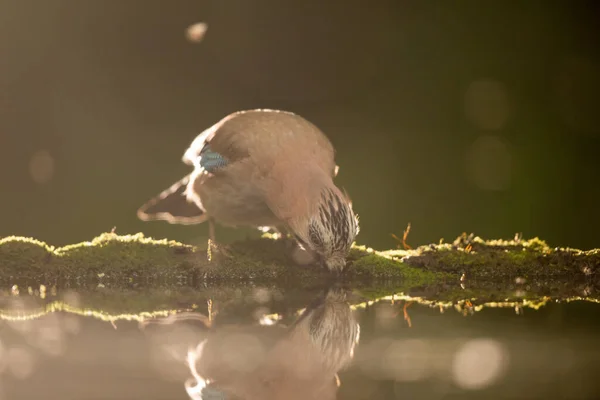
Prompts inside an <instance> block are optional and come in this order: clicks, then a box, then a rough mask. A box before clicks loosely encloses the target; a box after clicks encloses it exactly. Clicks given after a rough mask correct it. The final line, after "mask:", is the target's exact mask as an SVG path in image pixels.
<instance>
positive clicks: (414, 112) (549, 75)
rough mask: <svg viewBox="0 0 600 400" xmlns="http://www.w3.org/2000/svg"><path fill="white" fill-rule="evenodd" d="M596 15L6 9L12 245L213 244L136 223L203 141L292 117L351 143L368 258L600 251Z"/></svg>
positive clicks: (584, 7) (350, 168) (342, 154)
mask: <svg viewBox="0 0 600 400" xmlns="http://www.w3.org/2000/svg"><path fill="white" fill-rule="evenodd" d="M599 17H600V3H598V2H595V1H578V2H569V1H563V2H545V1H541V0H540V1H534V0H531V1H528V2H518V1H503V2H485V5H483V4H481V2H475V1H463V2H441V1H430V2H417V1H413V2H407V1H399V0H394V1H391V0H379V1H376V2H372V3H367V2H364V1H357V0H347V1H344V2H339V1H331V2H324V1H317V0H304V1H302V2H291V1H276V0H270V1H269V0H252V1H248V0H228V1H220V0H219V1H217V0H213V1H209V0H206V1H199V0H194V1H191V0H190V1H188V0H178V1H170V2H169V1H159V0H129V1H109V0H104V1H100V0H88V1H79V0H52V1H37V0H0V236H6V235H26V236H34V237H36V238H38V239H40V240H44V241H47V242H49V243H51V244H55V245H62V244H67V243H70V242H78V241H82V240H88V239H91V238H93V237H94V236H96V235H98V234H100V233H101V232H105V231H108V230H110V229H111V228H113V227H114V226H116V228H117V232H118V233H122V234H124V233H135V232H139V231H143V232H145V233H146V234H147V235H151V236H154V237H158V238H162V237H169V238H173V239H179V240H184V241H187V242H196V241H198V242H199V241H201V240H204V239H206V237H207V231H208V227H207V226H172V225H169V224H167V223H164V222H154V223H144V222H142V221H139V220H137V218H136V210H137V208H138V207H139V206H140V205H141V204H142V203H144V202H145V201H146V200H147V199H149V198H150V197H151V196H154V195H155V194H157V193H158V192H160V191H161V190H163V189H164V188H166V187H167V186H169V185H170V184H171V183H173V182H174V181H175V180H177V179H179V178H180V177H182V176H183V175H184V174H186V173H187V172H188V169H187V167H186V166H185V165H184V164H182V163H181V162H180V158H181V156H182V154H183V151H184V150H185V148H186V146H187V145H189V143H190V142H191V141H192V139H193V138H194V137H195V135H196V134H198V133H199V132H201V131H202V130H204V129H205V128H207V127H208V126H210V125H212V124H213V123H215V122H217V121H218V120H219V119H221V118H222V117H223V116H225V115H227V114H229V113H231V112H233V111H237V110H241V109H250V108H276V109H285V110H289V111H293V112H296V113H298V114H300V115H302V116H304V117H305V118H307V119H308V120H310V121H312V122H313V123H315V124H316V125H317V126H319V127H320V128H321V129H322V130H323V131H324V132H325V133H326V134H327V135H328V136H329V137H330V138H331V140H332V142H333V143H334V145H335V146H336V149H337V152H338V153H337V162H338V164H339V165H340V167H341V169H340V175H339V176H338V181H337V182H338V183H339V184H340V185H341V186H343V187H345V188H346V189H347V190H348V192H349V193H350V195H351V197H352V199H353V202H354V207H355V210H356V211H357V212H358V213H359V215H360V218H361V233H360V235H359V237H358V239H357V241H358V242H359V243H361V244H366V245H370V246H374V247H376V248H390V247H394V246H396V241H395V240H394V239H393V238H392V237H391V236H390V234H391V233H396V234H397V235H400V236H401V232H402V230H403V229H404V228H405V226H406V224H407V223H408V222H410V223H411V224H412V230H411V234H410V236H409V243H411V244H413V245H418V244H424V243H427V242H437V241H438V240H439V239H440V238H445V239H446V240H452V239H454V238H455V237H456V236H457V235H459V234H460V233H461V232H463V231H466V232H475V233H476V234H478V235H480V236H483V237H487V238H499V237H503V238H511V237H512V236H513V235H514V234H515V233H516V232H522V233H523V234H524V236H525V237H531V236H539V237H541V238H543V239H546V240H547V241H548V242H549V244H551V245H555V246H556V245H560V246H574V247H579V248H591V247H597V246H600V235H599V234H598V232H597V227H598V226H599V225H600V207H598V202H599V200H600V185H598V178H599V177H600V161H599V158H600V58H599V55H600V34H599V32H598V28H597V24H598V21H599V20H600V19H599ZM197 23H205V24H207V25H206V26H207V28H208V29H207V30H206V31H205V32H204V34H203V35H202V30H200V32H199V34H198V35H197V36H195V37H194V36H193V35H192V36H190V35H189V33H188V27H190V26H192V25H194V24H197ZM197 33H198V32H197ZM220 232H221V233H220V235H221V236H220V237H221V238H223V239H233V238H238V237H240V235H241V236H243V235H246V234H247V233H248V231H246V232H245V233H244V232H242V233H240V232H239V231H232V230H225V229H221V231H220Z"/></svg>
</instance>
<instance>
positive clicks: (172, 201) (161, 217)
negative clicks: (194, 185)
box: [137, 174, 208, 225]
mask: <svg viewBox="0 0 600 400" xmlns="http://www.w3.org/2000/svg"><path fill="white" fill-rule="evenodd" d="M190 176H191V174H190V175H187V176H185V177H184V178H183V179H181V180H179V181H177V182H175V183H174V184H173V185H171V186H170V187H169V188H168V189H166V190H163V191H162V192H161V193H160V194H159V195H157V196H155V197H153V198H151V199H150V200H148V201H147V202H146V203H145V204H144V205H143V206H141V207H140V208H139V209H138V211H137V216H138V218H139V219H141V220H142V221H167V222H168V223H170V224H182V225H192V224H200V223H202V222H204V221H206V220H207V218H208V216H207V215H206V213H205V212H204V211H203V210H201V209H200V208H198V206H197V205H196V204H194V203H192V202H189V201H188V199H187V198H186V196H185V188H186V186H187V184H188V183H189V181H190Z"/></svg>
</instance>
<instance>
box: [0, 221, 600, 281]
mask: <svg viewBox="0 0 600 400" xmlns="http://www.w3.org/2000/svg"><path fill="white" fill-rule="evenodd" d="M289 249H290V241H289V240H288V239H278V240H277V239H274V238H273V237H272V236H269V235H265V236H263V237H262V238H259V239H250V240H246V241H241V242H235V243H233V244H231V245H228V246H227V251H226V252H221V251H219V250H218V249H217V250H216V251H213V252H211V256H212V258H211V260H210V261H209V257H208V256H207V253H206V252H205V251H201V250H199V249H198V248H196V247H194V246H190V245H186V244H183V243H179V242H176V241H171V240H156V239H152V238H148V237H145V236H144V235H143V234H141V233H138V234H135V235H117V234H115V233H103V234H101V235H100V236H98V237H96V238H94V239H93V240H91V241H89V242H82V243H78V244H73V245H68V246H64V247H53V246H51V245H48V244H46V243H44V242H40V241H38V240H35V239H31V238H25V237H15V236H11V237H5V238H3V239H0V281H1V282H4V283H10V282H12V281H34V282H49V283H51V282H71V283H81V284H84V283H88V284H96V283H98V282H104V283H110V284H134V283H160V282H168V283H169V284H173V283H180V284H197V283H202V282H204V283H215V282H222V283H224V282H229V283H235V282H248V281H251V282H291V283H294V284H297V285H312V284H315V283H318V282H322V281H323V280H324V279H329V278H330V274H329V273H328V272H327V271H325V270H324V269H323V268H320V267H315V266H304V267H302V266H298V265H295V264H294V262H293V261H292V260H291V258H290V256H289V254H290V251H289ZM225 254H226V255H225ZM599 265H600V250H598V249H595V250H589V251H581V250H577V249H569V248H554V249H552V248H550V247H549V246H548V245H546V243H545V242H543V241H541V240H539V239H537V238H534V239H530V240H520V239H518V238H517V239H514V240H487V241H486V240H483V239H481V238H479V237H475V236H474V235H469V236H467V235H464V234H463V235H462V236H460V237H459V238H458V239H457V240H455V241H454V243H451V244H435V245H433V244H432V245H427V246H420V247H418V248H416V249H414V250H388V251H375V250H373V249H370V248H366V247H364V246H354V247H353V248H352V250H351V253H350V255H349V258H348V268H347V271H346V272H345V273H344V274H343V276H342V277H341V278H338V279H342V280H344V281H347V282H357V281H361V282H365V281H369V280H394V281H398V282H402V286H405V287H407V286H408V287H418V286H424V285H428V286H431V285H434V284H441V283H444V282H448V281H452V282H457V281H458V280H461V281H463V282H465V281H466V282H492V283H500V282H508V281H511V282H512V281H516V282H518V281H519V280H523V281H527V280H529V281H531V280H536V281H544V282H574V281H587V282H591V283H592V284H596V283H597V281H598V274H597V271H598V266H599Z"/></svg>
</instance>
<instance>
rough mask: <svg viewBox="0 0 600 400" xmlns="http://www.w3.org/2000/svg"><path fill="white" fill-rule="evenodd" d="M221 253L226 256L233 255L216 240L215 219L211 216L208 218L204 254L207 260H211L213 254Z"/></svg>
mask: <svg viewBox="0 0 600 400" xmlns="http://www.w3.org/2000/svg"><path fill="white" fill-rule="evenodd" d="M217 254H218V255H222V256H225V257H227V258H231V257H233V255H232V254H231V252H230V251H229V249H227V246H225V245H223V244H220V243H218V242H217V241H216V233H215V221H213V219H212V218H209V219H208V248H207V249H206V255H207V257H208V261H210V262H212V261H213V260H214V258H215V255H217Z"/></svg>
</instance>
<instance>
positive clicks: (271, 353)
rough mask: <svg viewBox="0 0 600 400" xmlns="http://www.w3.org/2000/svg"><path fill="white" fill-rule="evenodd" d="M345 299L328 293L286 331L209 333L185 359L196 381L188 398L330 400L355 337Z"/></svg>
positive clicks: (189, 387) (261, 329)
mask: <svg viewBox="0 0 600 400" xmlns="http://www.w3.org/2000/svg"><path fill="white" fill-rule="evenodd" d="M347 294H348V291H347V290H345V289H343V288H339V287H333V288H329V289H327V290H326V291H324V293H322V294H321V295H320V296H319V297H318V298H317V299H315V301H314V302H313V303H312V304H311V305H309V306H308V307H307V308H306V309H305V310H304V312H303V313H302V314H301V315H300V316H299V317H298V319H297V320H296V321H295V322H294V323H293V324H292V325H291V326H290V327H288V328H283V329H282V328H280V327H278V326H274V327H254V328H251V327H246V328H241V327H223V328H214V330H212V331H211V333H210V334H209V335H208V337H207V338H206V340H204V341H203V342H202V343H200V345H199V346H198V348H197V349H196V351H191V352H190V353H189V354H188V362H189V364H190V365H189V367H190V370H191V372H192V374H193V375H194V378H195V380H192V382H188V384H186V390H187V392H188V394H189V395H190V397H191V398H193V399H194V400H198V399H202V400H217V399H221V400H246V399H247V400H254V399H290V400H293V399H303V400H305V399H320V400H327V399H335V398H336V394H337V389H338V387H339V385H340V381H339V378H338V376H337V373H338V372H339V371H341V370H343V369H344V368H346V367H347V366H348V365H349V364H350V362H351V360H352V358H353V356H354V348H355V346H356V345H357V344H358V340H359V335H360V326H359V324H358V322H357V321H356V319H355V316H354V314H353V311H352V310H351V308H350V305H349V304H348V303H347V301H346V296H347ZM273 335H275V336H276V338H275V340H273ZM269 337H270V339H271V340H269ZM269 343H270V344H269ZM207 383H208V385H207V386H206V384H207Z"/></svg>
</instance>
